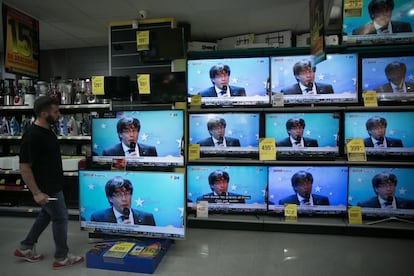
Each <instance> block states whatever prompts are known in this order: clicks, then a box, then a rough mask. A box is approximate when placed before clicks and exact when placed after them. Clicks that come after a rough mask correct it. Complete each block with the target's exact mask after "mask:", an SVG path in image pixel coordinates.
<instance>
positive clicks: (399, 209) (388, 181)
mask: <svg viewBox="0 0 414 276" xmlns="http://www.w3.org/2000/svg"><path fill="white" fill-rule="evenodd" d="M413 178H414V168H397V167H375V168H374V167H350V168H349V192H348V193H349V196H348V205H350V206H360V207H361V213H362V215H365V216H379V217H393V216H396V217H407V216H408V217H413V216H414V182H413V181H412V180H413Z"/></svg>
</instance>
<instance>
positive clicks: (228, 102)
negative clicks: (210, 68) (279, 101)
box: [186, 55, 271, 108]
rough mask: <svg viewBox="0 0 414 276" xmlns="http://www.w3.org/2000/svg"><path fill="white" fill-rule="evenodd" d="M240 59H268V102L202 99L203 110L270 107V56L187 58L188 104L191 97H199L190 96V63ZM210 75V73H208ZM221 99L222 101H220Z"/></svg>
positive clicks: (237, 98) (237, 99)
mask: <svg viewBox="0 0 414 276" xmlns="http://www.w3.org/2000/svg"><path fill="white" fill-rule="evenodd" d="M240 59H246V60H247V59H252V60H254V59H266V60H267V63H268V64H267V65H268V66H267V73H268V74H267V78H266V80H265V82H266V86H265V88H264V89H265V91H264V92H265V94H267V95H264V96H261V97H263V99H262V100H264V99H265V98H267V99H266V102H259V99H255V98H254V96H252V97H249V98H247V97H245V96H236V97H230V98H217V97H201V106H202V107H203V108H218V107H237V108H243V107H270V106H271V95H270V90H269V78H270V58H269V56H268V55H258V56H256V55H249V56H247V55H239V56H231V55H230V56H211V57H210V56H209V57H197V56H193V57H189V58H187V62H186V72H187V93H188V97H187V103H188V104H189V105H190V106H191V96H194V95H197V91H195V94H190V90H191V89H190V87H189V82H188V80H189V72H190V70H189V63H190V62H197V61H200V62H201V61H207V60H209V61H211V62H213V61H217V62H215V63H218V62H220V61H226V60H240ZM232 68H233V67H230V69H231V72H232V73H231V74H234V73H233V71H234V70H233V69H232ZM207 73H208V72H207ZM209 79H210V78H209V76H208V75H207V76H206V82H208V83H209V84H210V85H209V87H210V86H212V84H211V82H210V81H209ZM206 98H211V103H206ZM219 99H221V100H219Z"/></svg>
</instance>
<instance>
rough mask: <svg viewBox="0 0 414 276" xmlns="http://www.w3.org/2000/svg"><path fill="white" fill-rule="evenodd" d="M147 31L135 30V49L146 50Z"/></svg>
mask: <svg viewBox="0 0 414 276" xmlns="http://www.w3.org/2000/svg"><path fill="white" fill-rule="evenodd" d="M149 36H150V32H149V31H138V32H137V38H136V39H137V51H138V52H139V51H148V50H149V49H150V47H149V44H150V42H149Z"/></svg>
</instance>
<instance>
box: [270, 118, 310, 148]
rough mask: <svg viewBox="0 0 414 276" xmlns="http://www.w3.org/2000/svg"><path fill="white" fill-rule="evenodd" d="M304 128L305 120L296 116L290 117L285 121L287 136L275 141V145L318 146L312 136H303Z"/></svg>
mask: <svg viewBox="0 0 414 276" xmlns="http://www.w3.org/2000/svg"><path fill="white" fill-rule="evenodd" d="M304 129H305V120H303V119H302V118H298V117H293V118H290V119H289V120H287V121H286V130H287V133H288V135H289V137H287V138H285V139H283V140H280V141H276V146H277V147H294V148H303V147H318V141H317V140H316V139H312V138H305V137H303V131H304Z"/></svg>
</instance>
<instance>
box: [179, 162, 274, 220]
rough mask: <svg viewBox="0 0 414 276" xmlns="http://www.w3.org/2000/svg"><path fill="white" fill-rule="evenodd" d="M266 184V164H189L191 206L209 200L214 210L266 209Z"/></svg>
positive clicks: (188, 183) (254, 210)
mask: <svg viewBox="0 0 414 276" xmlns="http://www.w3.org/2000/svg"><path fill="white" fill-rule="evenodd" d="M266 186H267V168H266V167H265V166H247V165H246V166H228V165H222V166H218V165H215V166H210V165H189V166H188V167H187V207H188V208H189V210H194V209H195V208H196V206H197V202H198V201H208V211H209V212H212V213H214V212H218V213H221V212H223V213H227V212H230V213H231V212H235V213H238V212H265V211H266V208H267V204H266V201H265V196H266Z"/></svg>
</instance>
